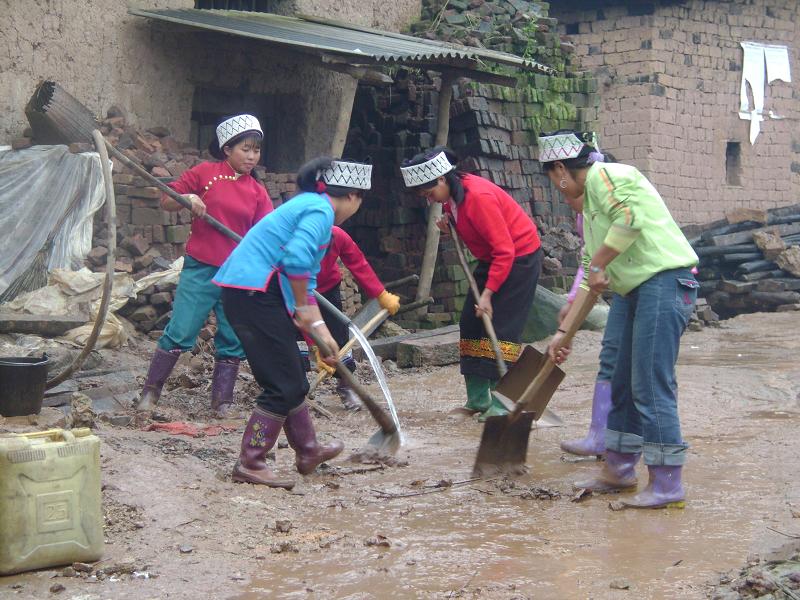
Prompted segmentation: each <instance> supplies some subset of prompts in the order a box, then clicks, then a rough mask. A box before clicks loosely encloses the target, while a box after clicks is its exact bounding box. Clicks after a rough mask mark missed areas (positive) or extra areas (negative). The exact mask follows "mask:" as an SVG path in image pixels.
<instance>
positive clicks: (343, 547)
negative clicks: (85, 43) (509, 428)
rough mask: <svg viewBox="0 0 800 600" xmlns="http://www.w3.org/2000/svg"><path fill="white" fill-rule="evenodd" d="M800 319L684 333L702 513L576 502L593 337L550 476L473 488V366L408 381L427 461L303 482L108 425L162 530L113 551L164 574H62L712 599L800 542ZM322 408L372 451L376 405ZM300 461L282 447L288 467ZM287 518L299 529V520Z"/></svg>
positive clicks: (152, 527)
mask: <svg viewBox="0 0 800 600" xmlns="http://www.w3.org/2000/svg"><path fill="white" fill-rule="evenodd" d="M798 324H800V318H798V317H797V316H795V315H794V314H791V313H785V314H769V315H767V314H761V315H748V316H742V317H738V318H737V319H734V320H731V321H727V322H725V323H724V325H723V328H721V329H706V330H704V331H701V332H690V333H687V334H686V336H685V337H684V339H683V345H682V349H681V359H680V362H679V367H678V381H679V386H680V401H679V402H680V410H681V417H682V423H683V430H684V436H685V438H686V440H687V441H688V442H689V443H690V444H691V448H690V451H689V452H690V455H689V461H688V464H687V467H686V469H685V480H686V486H687V493H688V497H687V507H686V509H684V510H667V511H633V510H627V511H621V512H613V511H611V510H609V508H608V502H609V499H614V497H613V496H612V497H608V496H605V497H604V496H595V497H590V498H588V499H586V500H584V501H582V502H580V503H575V502H571V501H570V500H571V497H572V485H571V484H572V481H573V480H574V479H576V478H579V477H581V476H583V475H585V474H586V473H589V472H591V471H592V470H593V469H596V468H599V467H598V464H597V463H596V462H595V461H582V462H568V461H565V460H564V458H565V457H564V455H563V454H562V452H561V451H560V449H559V447H558V442H559V441H560V440H561V439H564V438H565V437H573V436H576V435H582V434H583V433H584V431H585V427H586V423H587V422H588V409H589V401H590V396H591V392H592V386H593V380H594V374H595V369H596V358H597V351H598V348H599V341H600V336H599V334H597V333H589V332H581V333H580V334H579V337H578V338H577V339H576V347H575V350H574V352H573V355H572V359H571V360H570V362H569V363H567V366H566V370H567V373H568V374H567V378H566V379H565V381H564V384H562V388H561V389H560V390H559V391H558V392H557V393H556V396H555V397H554V399H553V401H552V404H551V408H552V409H553V410H554V411H555V412H557V413H558V414H559V415H560V416H561V417H562V418H563V419H564V420H565V422H566V423H567V426H566V427H562V428H542V429H537V430H535V431H533V432H532V434H531V443H530V447H529V454H528V462H529V465H530V467H531V469H530V473H529V474H528V475H526V476H523V477H520V478H517V479H514V480H511V481H508V480H503V479H494V480H487V481H467V480H469V479H470V473H471V469H472V461H473V459H474V455H475V450H476V448H477V444H478V439H479V436H480V432H481V425H480V424H478V423H476V422H473V421H470V420H467V421H463V420H454V419H453V418H452V417H448V415H447V413H448V411H449V410H450V409H451V408H453V407H456V406H459V405H460V404H462V403H463V391H462V390H463V383H462V379H461V376H460V375H459V374H458V368H457V367H455V366H453V367H446V368H441V369H430V370H424V369H423V370H417V371H414V372H398V373H394V374H390V378H389V384H390V386H391V389H392V393H393V397H394V400H395V402H396V404H397V406H398V410H399V413H400V419H401V422H402V423H403V425H404V428H405V433H406V436H407V438H408V446H407V447H406V448H405V449H404V452H403V458H404V459H405V460H407V461H408V465H407V466H394V467H385V468H381V467H380V466H379V465H359V464H355V463H350V462H347V461H346V460H344V459H337V460H334V461H332V463H331V465H330V468H327V469H320V471H319V472H318V473H317V474H315V475H313V476H310V477H306V478H304V480H303V481H302V483H301V484H300V485H298V487H297V488H295V492H294V493H288V492H285V491H283V490H267V489H262V488H257V487H254V486H242V485H234V484H232V483H230V481H229V479H228V478H227V473H228V472H229V470H230V466H231V465H232V462H233V460H234V459H235V455H236V449H237V448H236V446H237V444H238V440H239V433H237V432H233V433H230V434H224V435H222V436H219V437H214V438H205V439H191V440H189V441H186V442H184V441H183V440H177V438H175V437H169V436H164V435H162V434H155V433H143V432H138V431H131V430H118V429H108V430H105V431H101V436H103V437H104V438H105V439H104V441H105V442H106V448H105V450H104V481H106V482H107V483H108V484H110V485H111V489H110V491H107V494H108V499H109V500H110V501H111V503H112V504H116V505H122V506H129V507H133V508H134V509H135V511H136V518H137V519H139V520H140V521H141V523H142V526H141V527H139V525H138V524H137V525H135V526H134V527H131V528H129V529H128V530H125V531H122V532H114V531H111V532H109V538H110V540H109V541H110V544H109V547H108V554H109V555H111V556H122V555H126V554H127V555H132V556H134V557H136V559H137V560H139V562H140V563H141V564H142V567H143V568H144V567H147V568H149V569H150V570H151V571H153V572H155V573H157V574H158V577H157V578H156V579H150V580H146V581H141V580H136V581H134V580H130V581H127V580H123V581H120V582H118V583H109V582H108V581H105V582H101V583H97V584H94V585H88V584H87V583H80V582H78V581H75V582H74V585H73V582H72V581H71V580H66V579H59V580H60V581H62V582H64V583H65V585H66V586H67V591H68V592H73V593H74V594H77V595H80V594H83V595H80V597H81V598H86V599H87V600H88V599H90V598H107V597H114V598H137V599H138V598H156V597H158V598H161V597H163V598H184V597H185V598H189V597H193V598H197V597H208V598H238V599H241V600H251V599H261V598H353V599H356V598H387V597H397V598H459V597H463V598H466V597H469V598H473V597H478V598H536V599H550V598H553V599H561V598H609V599H616V598H626V599H630V598H637V599H640V598H641V599H648V598H654V599H655V598H705V597H708V595H709V593H710V591H711V589H712V585H713V584H714V583H716V582H717V581H718V579H719V574H720V573H723V572H727V571H730V570H732V569H736V568H738V567H740V566H741V565H743V564H744V563H745V562H746V560H747V558H748V557H749V556H751V555H753V554H761V553H765V552H768V551H770V550H772V549H774V548H776V547H779V546H781V545H783V544H784V543H785V542H786V541H787V538H786V536H785V535H784V534H800V519H797V518H793V517H792V514H793V510H794V512H795V514H800V512H798V511H799V509H800V479H798V469H797V464H798V457H800V436H798V435H797V430H798V425H800V400H799V399H798V393H800V368H798V366H797V358H796V357H797V356H798V350H800V338H798V337H797V335H796V332H797V331H798ZM370 387H371V388H372V389H373V390H376V389H377V386H376V385H375V384H374V383H372V384H371V385H370ZM321 400H322V402H323V403H324V404H325V405H326V406H327V407H328V408H330V409H331V410H332V411H333V412H334V413H335V415H336V416H335V419H334V420H333V421H325V420H317V423H318V424H319V428H320V430H321V432H322V433H321V437H322V438H330V437H339V438H341V439H344V440H345V441H346V444H347V448H348V450H356V449H357V448H359V447H360V446H361V445H363V444H364V443H365V442H366V440H367V439H368V437H369V436H370V435H371V434H372V433H373V432H374V431H375V430H376V426H375V425H374V424H373V422H372V421H371V420H370V418H369V416H368V415H366V414H357V415H348V414H345V413H343V412H342V411H341V410H339V408H338V406H337V401H336V400H335V399H334V398H332V397H329V396H323V397H322V398H321ZM176 440H177V441H176ZM181 444H184V446H182V445H181ZM170 449H171V450H170ZM181 449H183V450H181ZM292 461H293V453H292V451H291V450H283V449H280V450H278V456H277V463H278V469H279V470H280V471H282V472H289V471H290V469H291V462H292ZM643 479H646V472H645V470H644V468H643V467H641V466H640V481H642V480H643ZM442 480H446V481H445V482H444V483H440V482H442ZM448 482H452V485H449V486H448ZM437 486H440V487H437ZM441 486H447V487H441ZM280 520H288V521H290V524H289V525H287V524H283V525H282V526H281V527H279V529H283V530H284V531H279V530H276V522H277V521H280ZM286 529H288V531H285V530H286ZM780 532H782V533H780ZM180 545H183V546H186V545H189V546H190V547H191V549H192V551H191V553H187V554H181V553H179V551H178V547H179V546H180ZM44 574H45V572H43V573H41V574H37V575H25V576H21V577H17V578H5V579H4V578H0V591H2V590H3V589H5V590H8V583H10V582H12V580H13V582H22V583H23V584H24V589H23V590H20V596H18V597H42V596H36V595H35V592H36V591H37V590H41V589H43V590H46V589H47V588H42V587H41V585H40V584H46V583H49V582H47V581H45V580H43V579H42V578H43V577H44ZM37 577H38V578H39V579H37ZM626 586H627V587H628V589H627V590H622V589H614V588H618V587H626ZM26 593H31V595H30V596H25V594H26ZM198 594H199V595H198ZM77 595H76V596H75V597H78V596H77ZM66 597H69V596H66Z"/></svg>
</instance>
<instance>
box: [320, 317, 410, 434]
mask: <svg viewBox="0 0 800 600" xmlns="http://www.w3.org/2000/svg"><path fill="white" fill-rule="evenodd" d="M308 335H309V336H310V337H311V339H312V340H314V343H315V344H316V345H317V348H319V351H320V353H321V354H322V355H326V356H328V355H330V353H331V349H330V348H328V345H327V344H326V343H325V342H323V341H322V340H321V339H320V338H319V336H318V335H317V334H316V333H315V332H314V331H309V332H308ZM336 372H337V373H338V374H339V376H340V377H341V378H342V379H344V381H345V383H346V384H347V385H348V386H350V388H351V389H352V390H353V391H354V392H355V393H356V394H357V395H358V397H359V398H361V401H362V402H363V403H364V406H366V407H367V410H369V412H370V414H371V415H372V418H373V419H375V421H376V422H377V423H378V425H380V428H381V430H382V431H383V433H385V434H386V435H391V434H393V433H396V432H397V426H396V425H395V424H394V423H393V422H392V419H391V417H390V416H389V415H387V414H386V411H384V410H383V409H382V408H381V407H380V406H378V404H377V402H375V400H373V399H372V396H370V395H369V392H367V390H365V389H364V388H363V387H361V384H360V383H358V381H356V378H355V376H354V375H353V374H352V373H351V372H350V369H348V368H347V367H345V366H344V365H343V364H342V363H341V362H340V361H338V360H337V361H336Z"/></svg>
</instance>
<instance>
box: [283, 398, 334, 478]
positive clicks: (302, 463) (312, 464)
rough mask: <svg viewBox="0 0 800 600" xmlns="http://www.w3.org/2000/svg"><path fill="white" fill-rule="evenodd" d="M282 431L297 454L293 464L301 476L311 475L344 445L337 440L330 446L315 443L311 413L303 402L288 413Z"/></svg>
mask: <svg viewBox="0 0 800 600" xmlns="http://www.w3.org/2000/svg"><path fill="white" fill-rule="evenodd" d="M283 429H284V431H285V432H286V439H287V440H288V441H289V445H290V446H291V447H292V449H294V451H295V452H296V453H297V459H296V460H295V464H296V465H297V470H298V471H299V473H300V474H301V475H308V474H309V473H313V472H314V469H316V468H317V467H318V466H319V465H321V464H322V463H324V462H325V461H326V460H330V459H332V458H333V457H335V456H337V455H338V454H339V453H340V452H341V451H342V450H344V444H343V443H342V442H340V441H338V440H337V441H335V442H331V443H330V444H320V443H319V442H318V441H317V434H316V432H315V431H314V423H313V421H312V420H311V413H310V412H309V410H308V406H307V405H306V403H305V402H303V404H301V405H300V406H299V407H297V408H295V409H294V410H293V411H292V412H290V413H289V416H288V417H286V421H285V422H284V424H283Z"/></svg>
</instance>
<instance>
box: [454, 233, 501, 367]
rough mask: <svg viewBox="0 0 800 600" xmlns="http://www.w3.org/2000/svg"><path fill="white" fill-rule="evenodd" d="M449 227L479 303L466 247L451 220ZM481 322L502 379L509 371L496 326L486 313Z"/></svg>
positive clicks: (473, 293) (465, 272)
mask: <svg viewBox="0 0 800 600" xmlns="http://www.w3.org/2000/svg"><path fill="white" fill-rule="evenodd" d="M448 225H449V226H450V235H451V236H452V237H453V242H454V243H455V246H456V254H458V262H459V263H461V269H462V270H463V271H464V275H465V276H466V278H467V281H468V282H469V287H470V289H471V290H472V295H473V296H475V302H477V301H478V298H480V297H481V293H480V291H479V290H478V283H477V282H476V281H475V277H473V276H472V271H470V270H469V265H467V257H466V256H464V246H463V245H462V244H461V240H460V239H459V237H458V234H457V233H456V228H455V227H454V226H453V223H452V221H450V220H449V219H448ZM481 320H482V321H483V327H484V328H485V329H486V335H488V336H489V341H491V342H492V350H494V357H495V360H496V361H497V370H498V371H499V373H500V377H502V376H503V375H505V374H506V371H508V367H506V361H505V360H503V352H502V350H500V342H499V341H497V334H496V333H495V331H494V325H492V318H491V317H490V316H489V315H487V314H486V313H483V314H481Z"/></svg>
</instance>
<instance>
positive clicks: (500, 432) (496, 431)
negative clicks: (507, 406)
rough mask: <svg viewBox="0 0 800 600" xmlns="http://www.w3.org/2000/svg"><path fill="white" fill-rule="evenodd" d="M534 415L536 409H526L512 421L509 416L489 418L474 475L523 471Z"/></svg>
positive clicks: (479, 448) (479, 447)
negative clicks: (530, 410)
mask: <svg viewBox="0 0 800 600" xmlns="http://www.w3.org/2000/svg"><path fill="white" fill-rule="evenodd" d="M535 416H536V415H534V413H531V412H523V413H522V414H520V415H519V417H518V418H517V419H516V420H515V421H513V422H512V421H511V419H509V418H508V417H507V416H503V417H489V418H488V419H486V423H484V426H483V435H482V436H481V444H480V446H478V455H477V456H476V457H475V466H474V467H473V469H472V476H473V477H486V476H489V475H495V474H498V473H508V474H520V473H523V472H524V471H525V459H526V456H527V454H528V438H529V437H530V434H531V424H532V423H533V420H534V417H535Z"/></svg>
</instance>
